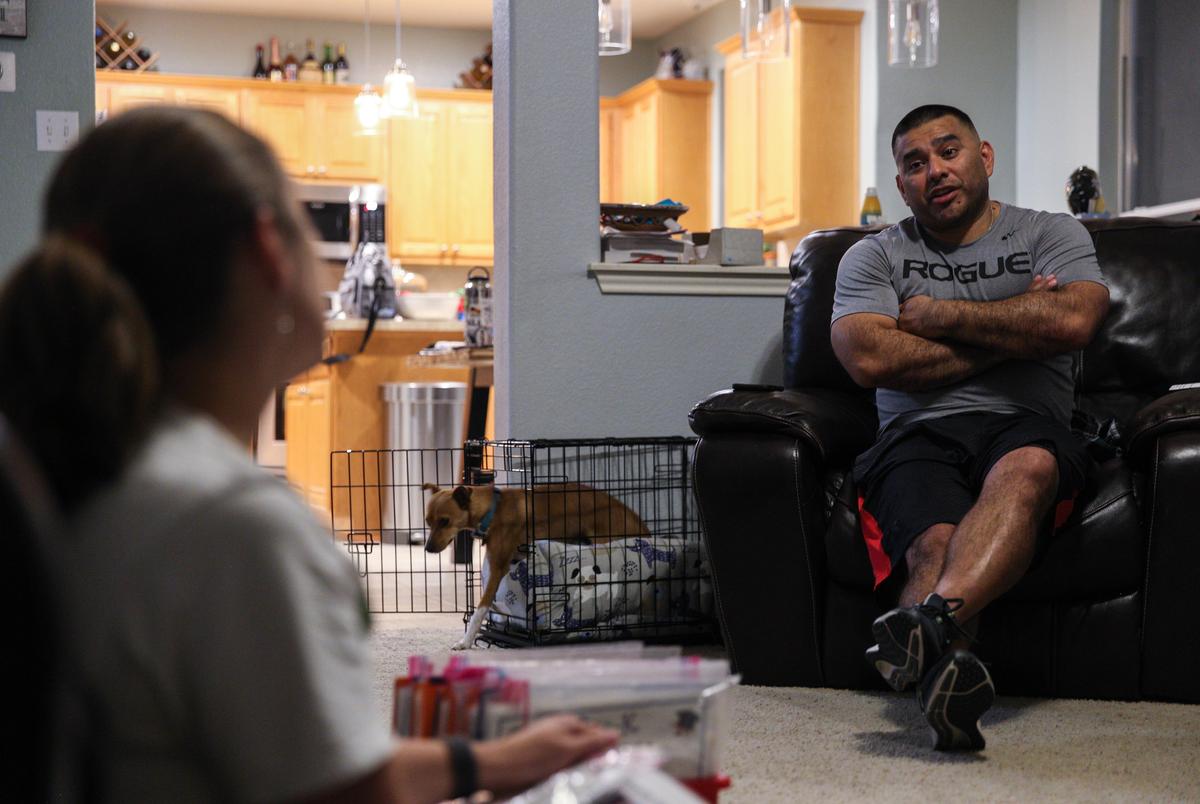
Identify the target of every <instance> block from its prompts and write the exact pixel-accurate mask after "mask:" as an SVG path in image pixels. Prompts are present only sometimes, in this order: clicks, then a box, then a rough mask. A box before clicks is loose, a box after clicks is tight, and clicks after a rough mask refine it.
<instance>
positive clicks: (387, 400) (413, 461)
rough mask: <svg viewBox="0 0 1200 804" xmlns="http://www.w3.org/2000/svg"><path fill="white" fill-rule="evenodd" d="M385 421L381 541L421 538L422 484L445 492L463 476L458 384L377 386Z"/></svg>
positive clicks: (462, 392)
mask: <svg viewBox="0 0 1200 804" xmlns="http://www.w3.org/2000/svg"><path fill="white" fill-rule="evenodd" d="M379 393H380V396H381V397H382V399H383V403H384V407H385V414H386V417H387V430H386V432H387V448H388V450H389V452H387V453H384V455H383V477H382V478H381V480H382V481H383V488H382V489H381V493H382V497H383V505H382V510H381V511H380V516H381V519H382V522H381V527H382V529H383V533H384V535H390V536H394V537H396V538H397V539H399V540H403V539H404V538H405V537H408V539H409V541H412V540H413V539H416V540H418V541H419V540H420V539H421V538H422V534H423V530H424V527H425V504H426V502H427V500H428V497H429V494H430V493H429V492H427V491H424V490H422V488H421V485H422V484H424V483H434V484H436V485H439V486H449V485H453V484H455V483H457V482H458V480H459V478H460V477H461V475H462V467H461V465H460V464H461V460H462V457H461V456H462V445H463V406H464V405H465V404H466V399H467V384H466V383H462V382H393V383H384V384H383V385H381V386H379Z"/></svg>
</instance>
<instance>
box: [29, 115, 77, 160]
mask: <svg viewBox="0 0 1200 804" xmlns="http://www.w3.org/2000/svg"><path fill="white" fill-rule="evenodd" d="M77 139H79V112H48V111H45V110H43V109H39V110H38V112H37V149H38V150H39V151H65V150H67V149H68V148H70V147H71V146H72V145H74V144H75V140H77Z"/></svg>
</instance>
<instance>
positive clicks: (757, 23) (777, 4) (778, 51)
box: [739, 0, 792, 61]
mask: <svg viewBox="0 0 1200 804" xmlns="http://www.w3.org/2000/svg"><path fill="white" fill-rule="evenodd" d="M739 2H740V5H741V9H740V10H741V28H742V58H743V59H758V60H760V61H775V60H779V59H786V58H787V57H788V55H789V54H790V52H791V48H790V45H791V41H790V40H791V31H792V17H791V9H792V3H791V0H739Z"/></svg>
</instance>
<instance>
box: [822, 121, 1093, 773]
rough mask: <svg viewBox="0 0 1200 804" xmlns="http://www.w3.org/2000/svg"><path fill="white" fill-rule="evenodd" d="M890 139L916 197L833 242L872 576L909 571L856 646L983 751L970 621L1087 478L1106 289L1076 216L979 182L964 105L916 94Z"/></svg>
mask: <svg viewBox="0 0 1200 804" xmlns="http://www.w3.org/2000/svg"><path fill="white" fill-rule="evenodd" d="M892 155H893V156H894V158H895V160H896V168H897V171H898V175H897V176H896V187H897V189H899V191H900V195H901V197H902V198H903V199H904V203H905V204H906V205H907V206H908V208H909V209H910V210H912V213H913V215H912V217H910V218H906V219H905V220H903V221H901V222H900V223H898V224H896V225H895V226H892V227H890V228H888V229H885V230H884V231H882V232H879V233H877V234H875V235H872V236H869V237H866V238H864V239H863V240H861V241H860V242H858V243H856V244H854V245H853V246H852V247H851V248H850V249H849V251H847V252H846V255H845V256H844V257H843V258H842V261H841V263H840V265H839V266H838V276H837V291H836V295H835V298H834V307H833V323H832V330H831V339H832V343H833V348H834V351H835V352H836V354H837V356H838V359H839V360H840V361H841V362H842V364H843V365H844V366H845V367H846V370H847V371H848V372H849V373H850V376H851V377H852V378H853V379H854V381H855V382H857V383H858V384H860V385H862V386H864V387H869V388H875V389H877V390H876V392H875V395H876V406H877V408H878V411H879V436H878V439H877V440H876V443H875V444H874V445H873V446H872V447H871V448H870V449H869V450H867V452H865V453H863V454H862V455H860V456H859V457H858V459H857V460H856V461H855V466H854V475H855V479H856V481H857V483H858V489H859V494H860V497H859V511H860V519H861V522H862V530H863V535H864V537H865V538H866V541H867V548H868V553H869V555H870V558H871V566H872V569H873V571H874V574H875V582H876V587H878V586H879V584H880V583H882V582H883V581H884V580H885V579H887V578H888V577H889V576H890V575H891V573H892V571H893V570H894V569H895V568H897V567H903V568H904V569H905V570H906V572H907V576H906V579H905V580H903V588H902V591H901V592H900V599H899V608H895V609H893V610H891V611H889V612H888V613H886V614H884V615H883V616H881V617H879V619H877V620H876V621H875V623H874V626H873V628H872V631H873V633H874V636H875V639H876V641H877V642H878V644H877V645H875V646H874V647H872V648H871V649H869V650H868V651H867V659H868V661H870V662H872V663H873V664H874V665H875V667H876V668H877V669H878V670H879V672H880V673H881V674H882V675H883V677H884V679H885V680H886V681H887V682H888V683H889V684H890V685H891V686H892V687H893V688H894V689H896V690H903V689H905V688H907V687H908V686H910V685H912V684H914V683H915V684H917V688H918V689H917V700H918V702H919V703H920V706H921V709H922V711H923V712H924V714H925V717H926V719H927V720H928V722H929V725H930V726H931V727H932V729H933V732H934V737H935V739H934V747H935V748H937V749H956V748H964V749H973V750H979V749H982V748H983V747H984V738H983V735H982V734H981V733H980V731H979V717H980V715H982V714H983V712H985V711H986V710H987V709H988V707H990V706H991V704H992V700H993V698H994V697H995V690H994V687H993V685H992V680H991V677H990V676H989V675H988V672H987V669H986V668H985V667H984V666H983V664H982V663H981V662H980V661H979V660H978V659H977V658H976V657H975V656H974V654H972V653H971V652H970V651H969V650H967V647H968V646H969V644H970V636H969V634H970V633H973V630H974V628H973V624H974V623H973V621H974V619H975V617H976V616H977V615H978V614H979V612H980V611H982V610H983V608H984V607H985V606H986V605H987V604H988V603H990V602H991V601H993V600H995V599H996V598H997V597H998V596H1000V595H1001V594H1002V593H1004V592H1005V591H1006V590H1008V589H1009V588H1011V587H1012V586H1013V585H1014V584H1015V583H1016V582H1017V581H1018V580H1019V579H1020V578H1021V576H1022V575H1023V574H1024V573H1025V572H1026V570H1027V569H1028V568H1029V566H1030V564H1031V562H1032V560H1033V557H1034V554H1035V552H1036V550H1037V545H1038V539H1039V538H1045V537H1046V536H1048V535H1049V534H1050V533H1051V532H1052V529H1053V528H1052V526H1053V525H1057V524H1061V522H1062V521H1063V520H1064V519H1065V518H1066V515H1067V514H1068V513H1069V511H1070V506H1071V503H1072V501H1073V499H1074V497H1075V495H1076V494H1077V493H1078V492H1079V490H1080V488H1081V487H1082V486H1083V484H1084V481H1085V479H1086V477H1087V473H1088V470H1089V466H1090V460H1089V458H1088V456H1087V453H1086V452H1085V450H1084V447H1083V445H1082V444H1081V442H1079V441H1078V440H1077V439H1076V438H1075V437H1074V436H1073V435H1072V433H1071V432H1070V430H1069V422H1070V417H1071V409H1072V403H1073V391H1074V379H1073V374H1072V353H1073V352H1076V351H1078V350H1080V349H1082V348H1083V347H1084V346H1086V345H1087V343H1088V342H1089V341H1090V340H1091V339H1092V336H1093V335H1094V334H1095V332H1096V330H1097V329H1098V328H1099V326H1100V323H1101V322H1102V321H1103V320H1104V316H1105V314H1106V313H1107V311H1108V288H1107V286H1106V284H1105V281H1104V278H1103V277H1102V276H1101V274H1100V267H1099V265H1098V264H1097V262H1096V253H1095V249H1094V248H1093V246H1092V241H1091V238H1090V237H1089V235H1088V233H1087V231H1086V230H1085V229H1084V228H1083V226H1082V225H1081V224H1080V223H1079V222H1078V221H1076V220H1075V219H1074V218H1072V217H1071V216H1069V215H1066V214H1051V213H1046V212H1037V211H1033V210H1028V209H1021V208H1018V207H1014V206H1010V205H1008V204H1001V203H999V202H997V201H992V200H991V199H990V198H989V197H988V177H989V176H991V174H992V168H993V163H994V153H993V151H992V146H991V145H990V144H989V143H987V142H985V141H981V140H980V138H979V134H978V133H977V132H976V130H975V126H974V124H973V123H972V122H971V119H970V118H969V117H968V116H967V115H966V114H965V113H963V112H962V111H960V110H959V109H955V108H953V107H950V106H939V105H933V106H921V107H919V108H917V109H914V110H913V111H911V112H909V113H908V114H907V115H905V116H904V119H902V120H901V121H900V123H899V124H898V125H897V126H896V129H895V131H894V133H893V134H892Z"/></svg>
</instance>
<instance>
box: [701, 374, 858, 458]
mask: <svg viewBox="0 0 1200 804" xmlns="http://www.w3.org/2000/svg"><path fill="white" fill-rule="evenodd" d="M688 421H689V423H690V424H691V426H692V430H693V431H694V432H695V433H696V435H699V436H706V435H713V434H716V433H753V432H758V433H775V434H780V435H790V436H793V437H795V438H799V439H802V440H803V441H804V442H805V443H807V444H808V445H809V446H810V447H812V449H813V450H815V451H816V452H817V454H818V455H820V456H821V461H822V463H824V464H826V465H828V466H831V467H838V466H841V467H845V466H848V465H849V464H850V463H851V462H852V461H853V460H854V458H855V456H856V455H858V454H859V453H860V452H863V451H864V450H866V449H867V448H868V447H869V446H871V444H872V443H874V441H875V431H876V430H877V429H878V427H879V420H878V417H877V415H876V413H875V405H874V402H873V400H872V399H871V397H870V395H868V394H863V393H853V392H847V391H835V390H832V389H828V388H818V389H802V390H790V391H782V390H780V391H737V390H731V389H726V390H724V391H718V392H717V393H715V394H713V395H712V396H710V397H708V398H707V399H705V400H703V401H701V402H699V403H697V404H696V406H695V407H693V408H692V411H691V413H689V414H688Z"/></svg>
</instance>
